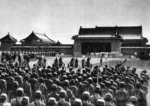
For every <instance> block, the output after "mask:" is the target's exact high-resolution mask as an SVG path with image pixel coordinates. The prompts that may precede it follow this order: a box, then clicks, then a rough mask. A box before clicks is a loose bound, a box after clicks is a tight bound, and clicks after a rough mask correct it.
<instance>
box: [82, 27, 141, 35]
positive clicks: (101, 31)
mask: <svg viewBox="0 0 150 106" xmlns="http://www.w3.org/2000/svg"><path fill="white" fill-rule="evenodd" d="M116 34H119V35H121V36H124V35H137V36H139V35H140V36H142V26H126V27H125V26H114V27H97V26H96V27H95V28H82V27H80V30H79V35H116Z"/></svg>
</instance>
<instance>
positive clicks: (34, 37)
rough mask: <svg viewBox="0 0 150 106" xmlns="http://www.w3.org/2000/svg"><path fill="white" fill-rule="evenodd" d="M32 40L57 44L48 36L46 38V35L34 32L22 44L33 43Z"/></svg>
mask: <svg viewBox="0 0 150 106" xmlns="http://www.w3.org/2000/svg"><path fill="white" fill-rule="evenodd" d="M32 40H37V41H38V40H39V41H42V42H48V43H55V41H53V40H52V39H50V38H49V37H48V36H46V34H41V33H36V32H33V31H32V33H31V34H30V35H29V36H28V37H26V38H25V39H22V40H21V42H23V41H32Z"/></svg>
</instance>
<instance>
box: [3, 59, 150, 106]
mask: <svg viewBox="0 0 150 106" xmlns="http://www.w3.org/2000/svg"><path fill="white" fill-rule="evenodd" d="M56 60H57V59H56ZM60 60H61V61H58V60H57V62H56V61H55V62H54V63H55V64H54V65H53V66H47V67H45V66H39V65H38V64H34V66H33V68H31V67H30V66H29V65H24V66H20V65H15V64H12V63H11V62H8V63H7V62H3V63H1V64H0V106H10V105H11V106H147V99H146V95H147V93H148V85H149V76H148V75H147V71H146V70H144V71H142V72H141V74H140V75H138V74H137V73H136V68H133V69H131V68H130V67H126V66H124V64H122V65H118V64H117V65H116V66H114V67H109V66H107V65H106V66H105V67H104V68H103V70H100V69H99V67H98V66H97V65H96V66H94V65H93V66H92V67H91V65H89V63H87V64H88V65H86V66H85V67H82V68H79V67H72V65H69V66H68V68H69V71H66V68H65V67H64V65H59V64H60V63H59V62H61V64H62V62H63V59H62V58H61V59H60ZM71 61H76V62H77V60H76V59H74V60H71ZM76 62H72V63H71V64H75V63H76ZM86 62H87V61H86ZM89 62H90V60H89ZM76 64H77V63H76ZM91 64H92V63H91ZM73 66H77V65H73Z"/></svg>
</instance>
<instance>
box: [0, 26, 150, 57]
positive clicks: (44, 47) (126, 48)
mask: <svg viewBox="0 0 150 106" xmlns="http://www.w3.org/2000/svg"><path fill="white" fill-rule="evenodd" d="M72 39H73V40H74V44H62V43H61V42H59V41H58V42H55V41H54V40H52V39H50V38H49V36H47V35H46V34H40V33H36V32H33V31H32V32H31V33H30V34H29V35H28V36H27V37H26V38H24V39H22V40H21V41H20V44H16V42H17V40H16V39H15V38H13V37H12V36H11V35H10V34H9V33H8V34H7V35H6V36H4V37H3V38H1V39H0V42H1V47H0V51H14V52H16V51H17V52H27V53H31V52H32V53H40V54H43V55H49V53H54V52H55V53H56V52H57V53H63V54H64V55H69V56H82V55H91V54H93V53H102V52H107V53H113V52H117V53H119V54H123V55H124V56H131V55H136V57H148V56H149V55H150V45H147V44H146V43H147V42H148V40H147V38H145V37H144V36H143V33H142V26H114V27H98V26H96V27H94V28H82V27H80V29H79V32H78V35H75V36H73V37H72Z"/></svg>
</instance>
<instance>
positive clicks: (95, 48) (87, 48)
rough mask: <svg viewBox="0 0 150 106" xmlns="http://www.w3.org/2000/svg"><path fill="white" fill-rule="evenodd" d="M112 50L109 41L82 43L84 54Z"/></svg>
mask: <svg viewBox="0 0 150 106" xmlns="http://www.w3.org/2000/svg"><path fill="white" fill-rule="evenodd" d="M100 52H111V43H109V42H92V43H91V42H84V43H82V54H84V55H87V54H91V53H100Z"/></svg>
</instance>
